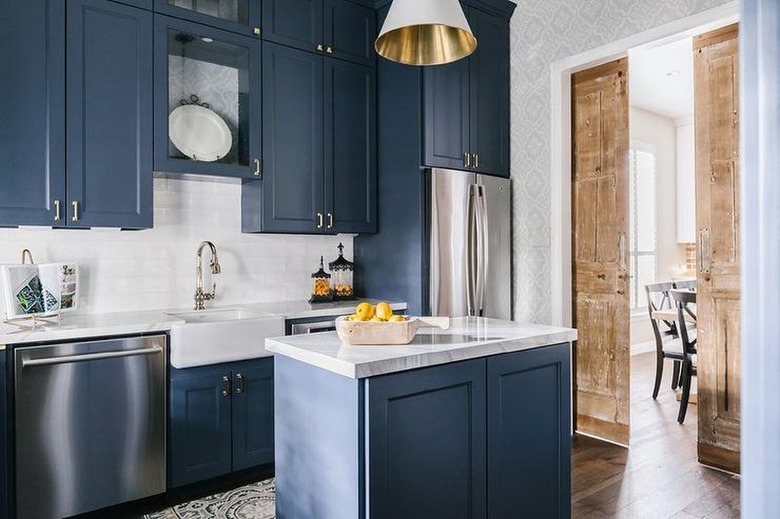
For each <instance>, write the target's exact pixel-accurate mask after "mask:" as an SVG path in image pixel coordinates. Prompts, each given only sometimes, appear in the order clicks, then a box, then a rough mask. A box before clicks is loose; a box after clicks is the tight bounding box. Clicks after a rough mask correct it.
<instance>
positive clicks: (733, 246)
mask: <svg viewBox="0 0 780 519" xmlns="http://www.w3.org/2000/svg"><path fill="white" fill-rule="evenodd" d="M737 36H738V28H737V26H736V25H732V26H729V27H725V28H723V29H719V30H717V31H713V32H710V33H707V34H703V35H701V36H699V37H697V38H695V39H694V43H693V45H694V64H695V73H694V83H695V90H694V92H695V106H696V108H695V124H696V226H697V228H698V229H699V236H698V240H699V242H698V252H699V257H698V259H699V265H698V276H697V277H698V282H697V285H698V288H697V297H696V303H697V316H698V323H697V327H698V341H697V349H698V399H699V404H698V417H699V461H700V462H701V463H705V464H707V465H712V466H716V467H720V468H724V469H726V470H730V471H733V472H739V440H740V419H739V414H740V356H741V352H740V349H741V348H740V329H739V313H740V280H739V275H740V272H739V271H740V258H739V254H740V253H739V250H740V233H739V210H740V205H739V196H740V195H739V175H740V172H739V55H738V52H739V42H738V38H737Z"/></svg>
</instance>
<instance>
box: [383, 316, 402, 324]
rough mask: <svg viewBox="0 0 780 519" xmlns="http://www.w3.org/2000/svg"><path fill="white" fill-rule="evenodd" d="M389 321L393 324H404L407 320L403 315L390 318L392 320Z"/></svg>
mask: <svg viewBox="0 0 780 519" xmlns="http://www.w3.org/2000/svg"><path fill="white" fill-rule="evenodd" d="M387 321H388V322H391V323H403V322H406V318H405V317H404V316H403V315H393V316H390V319H388V320H387Z"/></svg>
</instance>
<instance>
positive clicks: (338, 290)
mask: <svg viewBox="0 0 780 519" xmlns="http://www.w3.org/2000/svg"><path fill="white" fill-rule="evenodd" d="M328 268H329V269H330V271H331V272H332V273H333V299H335V300H337V301H343V300H345V299H355V290H354V288H353V287H354V285H353V284H352V275H353V273H354V271H355V264H354V263H352V262H351V261H347V260H346V259H344V245H342V244H341V243H339V257H338V258H336V261H331V262H330V263H328Z"/></svg>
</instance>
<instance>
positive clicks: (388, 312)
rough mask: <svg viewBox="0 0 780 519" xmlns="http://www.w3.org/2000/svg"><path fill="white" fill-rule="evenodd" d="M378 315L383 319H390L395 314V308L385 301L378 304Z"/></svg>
mask: <svg viewBox="0 0 780 519" xmlns="http://www.w3.org/2000/svg"><path fill="white" fill-rule="evenodd" d="M376 315H378V316H379V317H380V318H381V319H382V320H383V321H387V320H389V319H390V318H391V317H392V316H393V309H392V308H390V305H388V304H387V303H385V302H384V301H383V302H381V303H378V304H377V305H376Z"/></svg>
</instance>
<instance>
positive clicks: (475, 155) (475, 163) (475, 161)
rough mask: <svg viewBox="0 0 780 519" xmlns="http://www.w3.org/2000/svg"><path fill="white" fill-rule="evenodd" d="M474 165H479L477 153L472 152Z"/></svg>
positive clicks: (476, 166)
mask: <svg viewBox="0 0 780 519" xmlns="http://www.w3.org/2000/svg"><path fill="white" fill-rule="evenodd" d="M474 167H475V168H478V167H479V153H475V154H474Z"/></svg>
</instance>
